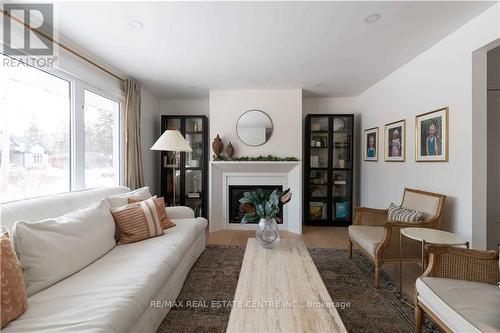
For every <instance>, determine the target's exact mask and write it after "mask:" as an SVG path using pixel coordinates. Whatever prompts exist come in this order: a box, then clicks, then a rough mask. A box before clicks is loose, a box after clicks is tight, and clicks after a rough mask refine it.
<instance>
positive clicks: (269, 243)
mask: <svg viewBox="0 0 500 333" xmlns="http://www.w3.org/2000/svg"><path fill="white" fill-rule="evenodd" d="M255 238H256V239H257V240H258V241H259V244H260V245H261V246H262V247H263V248H266V249H273V248H275V247H276V246H277V245H278V244H279V242H280V239H281V238H280V232H279V230H278V223H276V219H275V218H264V217H263V218H261V219H260V220H259V224H258V225H257V230H256V232H255Z"/></svg>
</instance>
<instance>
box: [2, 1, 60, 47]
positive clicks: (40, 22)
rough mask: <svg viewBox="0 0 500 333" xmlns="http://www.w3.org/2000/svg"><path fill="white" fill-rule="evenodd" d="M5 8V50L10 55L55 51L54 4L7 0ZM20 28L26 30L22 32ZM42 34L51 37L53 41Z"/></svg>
mask: <svg viewBox="0 0 500 333" xmlns="http://www.w3.org/2000/svg"><path fill="white" fill-rule="evenodd" d="M3 11H4V20H3V40H4V47H3V51H4V53H5V54H6V55H12V56H52V55H53V54H54V44H53V43H52V39H53V36H54V25H53V19H54V11H53V4H48V3H30V4H26V3H22V4H21V3H6V4H4V5H3ZM16 21H17V22H16ZM22 22H24V26H23V23H22ZM20 28H22V33H21V32H19V31H18V30H19V29H20ZM37 32H40V34H37ZM42 36H47V37H49V38H50V39H51V40H48V39H46V38H44V37H42Z"/></svg>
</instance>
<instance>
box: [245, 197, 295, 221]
mask: <svg viewBox="0 0 500 333" xmlns="http://www.w3.org/2000/svg"><path fill="white" fill-rule="evenodd" d="M291 199H292V193H291V192H290V189H287V190H286V191H284V192H283V193H281V191H280V190H278V189H275V190H274V191H273V192H271V194H267V193H265V192H264V191H263V190H261V189H258V190H256V191H252V192H245V193H243V198H241V199H240V200H239V202H240V204H241V205H240V210H241V211H242V212H244V213H245V216H244V217H243V219H242V220H241V223H247V222H256V221H258V220H259V219H261V218H265V219H271V218H275V217H276V216H277V215H278V214H279V212H280V208H282V206H283V205H285V204H287V203H289V202H290V200H291Z"/></svg>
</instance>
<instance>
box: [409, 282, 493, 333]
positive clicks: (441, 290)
mask: <svg viewBox="0 0 500 333" xmlns="http://www.w3.org/2000/svg"><path fill="white" fill-rule="evenodd" d="M416 288H417V293H418V300H419V301H420V302H422V303H423V304H424V305H425V306H426V307H428V308H429V309H430V310H431V311H432V312H433V313H434V314H435V315H436V316H437V317H438V318H439V319H441V320H442V321H443V322H444V323H445V324H446V325H447V326H448V327H449V328H450V329H451V330H452V331H453V332H463V333H465V332H467V333H471V332H498V331H500V316H499V315H498V309H500V290H499V289H498V288H497V287H496V286H494V285H490V284H485V283H477V282H469V281H464V280H455V279H445V278H436V277H422V278H418V279H417V283H416Z"/></svg>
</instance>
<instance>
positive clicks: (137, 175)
mask: <svg viewBox="0 0 500 333" xmlns="http://www.w3.org/2000/svg"><path fill="white" fill-rule="evenodd" d="M124 127H125V186H127V187H129V188H131V189H133V190H135V189H137V188H139V187H142V186H144V174H143V170H142V154H141V86H140V85H139V84H138V83H137V82H134V81H131V80H126V81H125V126H124Z"/></svg>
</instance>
